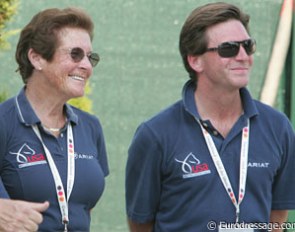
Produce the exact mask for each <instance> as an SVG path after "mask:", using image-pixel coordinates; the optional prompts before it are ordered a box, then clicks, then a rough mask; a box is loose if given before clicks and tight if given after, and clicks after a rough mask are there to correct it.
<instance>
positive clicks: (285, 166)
mask: <svg viewBox="0 0 295 232" xmlns="http://www.w3.org/2000/svg"><path fill="white" fill-rule="evenodd" d="M283 128H284V129H283ZM282 129H283V134H282V136H280V139H281V141H280V143H281V144H283V145H282V160H281V167H280V168H279V170H278V172H277V174H276V176H275V179H274V183H273V201H272V209H275V210H288V209H295V172H294V168H295V135H294V130H293V128H292V126H291V124H290V123H289V121H288V120H286V125H285V126H284V125H282Z"/></svg>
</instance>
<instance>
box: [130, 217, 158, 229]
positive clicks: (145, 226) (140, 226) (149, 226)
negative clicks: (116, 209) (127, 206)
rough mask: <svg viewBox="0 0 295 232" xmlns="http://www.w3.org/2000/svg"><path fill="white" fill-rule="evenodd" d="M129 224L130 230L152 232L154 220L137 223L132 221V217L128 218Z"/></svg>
mask: <svg viewBox="0 0 295 232" xmlns="http://www.w3.org/2000/svg"><path fill="white" fill-rule="evenodd" d="M128 225H129V231H130V232H152V231H153V226H154V222H149V223H144V224H141V223H135V222H133V221H131V220H130V219H128Z"/></svg>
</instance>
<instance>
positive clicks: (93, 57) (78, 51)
mask: <svg viewBox="0 0 295 232" xmlns="http://www.w3.org/2000/svg"><path fill="white" fill-rule="evenodd" d="M68 51H69V54H70V56H71V58H72V60H73V61H74V62H75V63H78V62H80V61H81V60H83V58H84V56H87V58H88V60H89V62H90V63H91V66H92V67H95V66H96V65H97V64H98V62H99V60H100V57H99V55H98V54H97V53H94V52H90V53H88V54H85V52H84V50H83V49H82V48H79V47H75V48H70V49H69V50H68Z"/></svg>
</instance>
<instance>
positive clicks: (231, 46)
mask: <svg viewBox="0 0 295 232" xmlns="http://www.w3.org/2000/svg"><path fill="white" fill-rule="evenodd" d="M240 45H242V46H243V48H244V49H245V51H246V53H247V54H248V55H252V54H253V53H254V52H255V51H256V41H255V40H254V39H247V40H243V41H232V42H224V43H222V44H220V45H218V47H216V48H207V50H206V52H211V51H213V52H215V51H217V52H218V55H219V56H221V57H224V58H229V57H234V56H236V55H238V53H239V51H240Z"/></svg>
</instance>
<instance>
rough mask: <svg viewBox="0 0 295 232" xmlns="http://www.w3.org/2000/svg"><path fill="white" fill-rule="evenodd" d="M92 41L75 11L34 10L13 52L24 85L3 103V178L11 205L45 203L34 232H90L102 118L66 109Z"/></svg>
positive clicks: (88, 61) (88, 62)
mask: <svg viewBox="0 0 295 232" xmlns="http://www.w3.org/2000/svg"><path fill="white" fill-rule="evenodd" d="M92 38H93V22H92V20H91V19H90V17H89V16H88V15H87V14H86V13H85V12H84V11H82V10H80V9H76V8H66V9H63V10H60V9H55V8H53V9H47V10H44V11H41V12H39V13H38V14H37V15H35V16H34V17H33V18H32V20H31V21H30V22H29V24H28V25H27V26H26V27H25V28H24V29H23V30H22V32H21V35H20V39H19V42H18V45H17V49H16V60H17V63H18V65H19V69H18V70H19V71H20V74H21V76H22V79H23V82H24V87H23V89H22V90H21V91H20V93H19V94H18V95H17V96H16V97H14V98H11V99H9V100H7V101H6V102H4V103H3V104H1V105H0V128H1V129H0V162H1V163H0V171H1V172H0V173H1V177H2V180H3V183H4V186H5V188H6V190H7V192H8V194H9V196H10V197H11V198H13V199H21V200H26V201H32V202H44V201H49V203H50V206H49V208H48V210H46V211H45V212H44V213H43V219H44V220H43V222H42V224H40V226H39V230H38V231H62V230H64V231H67V230H68V231H89V228H90V210H91V209H92V208H93V207H94V206H95V204H96V203H97V201H98V200H99V198H100V196H101V194H102V192H103V189H104V177H105V176H107V175H108V173H109V170H108V163H107V156H106V150H105V143H104V137H103V132H102V128H101V125H100V123H99V120H98V119H97V118H96V117H95V116H93V115H90V114H88V113H86V112H83V111H81V110H79V109H77V108H75V107H73V106H70V105H68V104H67V103H66V102H67V101H68V100H69V99H71V98H76V97H80V96H83V94H84V89H85V85H86V82H87V81H88V79H89V78H90V76H91V74H92V71H93V67H95V66H96V65H97V63H98V61H99V56H98V54H97V53H93V52H92V46H91V42H92Z"/></svg>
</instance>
